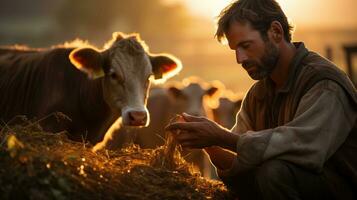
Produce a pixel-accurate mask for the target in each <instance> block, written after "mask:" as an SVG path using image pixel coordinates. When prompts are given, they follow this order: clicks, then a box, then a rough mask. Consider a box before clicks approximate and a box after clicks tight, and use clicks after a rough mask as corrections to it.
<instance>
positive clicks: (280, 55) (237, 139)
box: [166, 0, 357, 200]
mask: <svg viewBox="0 0 357 200" xmlns="http://www.w3.org/2000/svg"><path fill="white" fill-rule="evenodd" d="M291 30H292V27H291V26H290V25H289V23H288V20H287V17H286V16H285V14H284V12H283V11H282V9H281V7H280V6H279V4H278V3H277V2H276V1H275V0H238V1H236V2H233V3H232V4H231V5H229V6H228V7H227V8H225V9H224V10H223V11H222V12H221V14H220V16H219V21H218V29H217V32H216V36H217V39H218V40H219V41H222V39H224V38H225V39H227V41H228V44H229V47H230V49H232V50H233V51H235V55H236V60H237V63H238V64H241V65H242V67H243V68H244V69H245V70H246V71H247V72H248V74H249V76H250V77H251V78H252V79H254V80H257V82H256V83H255V84H254V85H253V86H252V87H251V88H250V89H249V91H248V92H247V94H246V96H245V98H244V100H243V102H242V106H241V109H240V111H239V112H238V114H237V118H236V124H235V126H234V127H233V128H232V130H228V129H225V128H223V127H221V126H219V125H218V124H216V123H214V122H212V121H210V120H208V119H206V118H203V117H194V116H190V115H187V114H183V119H184V120H185V122H177V123H173V124H170V125H169V126H167V127H166V129H167V130H169V131H171V132H172V133H173V135H174V136H175V138H176V140H177V141H178V142H179V143H180V144H181V145H182V146H183V147H184V148H204V149H205V150H206V152H207V153H208V154H209V156H210V159H211V161H212V163H213V164H214V165H215V166H216V168H217V173H218V175H219V177H220V178H221V179H222V181H223V182H224V183H225V184H226V185H227V187H228V188H229V189H230V190H231V191H232V192H233V193H234V194H235V195H236V196H237V197H238V199H240V200H244V199H357V195H356V191H357V159H356V155H355V154H357V126H356V119H357V91H356V88H355V87H354V86H353V84H352V82H351V81H350V79H349V78H348V77H347V75H346V74H345V73H344V72H342V71H341V70H340V69H339V68H338V67H336V66H335V65H334V64H333V63H331V62H330V61H328V60H326V59H325V58H323V57H321V56H320V55H318V54H317V53H315V52H312V51H309V50H308V49H307V48H306V47H305V45H304V43H302V42H296V43H293V42H291Z"/></svg>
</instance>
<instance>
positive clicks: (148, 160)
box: [0, 122, 230, 200]
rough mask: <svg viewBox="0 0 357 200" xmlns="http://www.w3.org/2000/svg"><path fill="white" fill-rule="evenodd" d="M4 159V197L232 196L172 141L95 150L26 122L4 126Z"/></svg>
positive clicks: (0, 151) (0, 195)
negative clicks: (151, 146) (195, 166)
mask: <svg viewBox="0 0 357 200" xmlns="http://www.w3.org/2000/svg"><path fill="white" fill-rule="evenodd" d="M0 163H1V167H0V199H150V200H154V199H160V200H161V199H230V196H229V193H228V192H227V190H226V188H225V187H224V185H223V184H222V183H221V182H218V181H211V180H206V179H204V178H202V177H201V176H200V174H199V173H195V172H193V170H192V167H191V166H190V165H188V164H187V163H186V162H185V161H184V160H183V159H182V158H181V156H180V154H179V152H178V151H177V147H176V145H175V143H174V142H171V139H169V140H168V142H167V144H166V145H165V146H162V147H160V148H158V149H154V150H147V149H140V148H139V147H137V146H135V145H133V146H129V147H127V148H125V149H122V150H120V151H106V150H105V151H99V152H97V153H93V152H92V151H91V146H90V145H88V144H85V143H77V142H73V141H70V140H68V139H67V137H66V135H65V133H58V134H52V133H46V132H44V131H42V130H41V128H40V127H39V126H38V125H37V124H36V123H30V122H24V123H23V124H22V125H21V126H8V125H4V126H3V127H1V131H0Z"/></svg>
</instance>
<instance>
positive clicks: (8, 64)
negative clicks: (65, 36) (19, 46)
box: [0, 48, 104, 140]
mask: <svg viewBox="0 0 357 200" xmlns="http://www.w3.org/2000/svg"><path fill="white" fill-rule="evenodd" d="M71 51H72V49H69V48H55V49H51V50H46V51H35V50H14V49H8V50H6V49H1V50H0V94H2V95H1V96H2V97H1V98H0V111H1V112H0V118H1V120H2V121H3V122H5V123H7V122H9V121H10V120H12V119H13V118H14V117H15V116H18V115H25V116H26V117H27V118H29V119H33V118H36V119H42V118H48V119H46V121H45V122H44V123H42V124H41V125H43V126H44V128H45V130H48V131H53V132H57V131H62V130H67V131H68V132H72V133H71V136H72V137H73V138H72V139H75V140H80V139H81V136H76V135H75V134H76V133H78V134H84V133H85V132H88V130H90V129H99V128H98V127H87V125H88V124H90V123H88V121H91V120H92V121H94V120H95V119H93V117H90V116H95V115H94V114H96V113H95V112H103V110H101V109H99V108H98V109H96V107H95V106H93V105H98V106H102V104H104V102H103V101H102V100H98V98H97V97H101V95H102V89H101V84H100V82H99V81H89V80H88V79H87V77H86V75H85V74H84V73H82V72H80V71H79V70H78V69H76V68H75V67H74V66H73V65H72V64H71V63H70V60H69V59H68V56H69V53H70V52H71ZM88 94H90V96H88ZM83 97H86V98H87V99H85V103H84V104H89V105H91V107H90V108H91V109H92V110H91V112H93V115H87V113H86V112H89V111H86V110H84V109H83V107H85V106H86V105H83V104H81V102H80V101H81V100H83V99H81V98H83ZM55 112H61V113H63V114H65V115H66V116H67V117H68V118H63V119H62V120H60V121H58V119H59V118H58V117H57V116H55V115H53V116H50V115H52V114H53V113H55ZM97 117H98V116H97ZM100 117H101V116H100ZM92 124H94V125H93V126H95V125H96V124H97V123H92ZM74 132H76V133H74Z"/></svg>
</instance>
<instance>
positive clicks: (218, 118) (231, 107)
mask: <svg viewBox="0 0 357 200" xmlns="http://www.w3.org/2000/svg"><path fill="white" fill-rule="evenodd" d="M218 103H219V105H218V107H217V108H214V109H212V114H213V120H214V121H215V122H217V123H218V124H220V125H222V126H223V127H226V128H228V129H231V128H232V127H233V125H234V124H235V121H236V115H237V112H238V111H239V109H240V106H241V104H242V99H232V98H229V97H226V96H222V97H220V98H219V100H218Z"/></svg>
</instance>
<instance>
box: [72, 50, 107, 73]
mask: <svg viewBox="0 0 357 200" xmlns="http://www.w3.org/2000/svg"><path fill="white" fill-rule="evenodd" d="M69 59H70V61H71V63H72V64H73V65H74V66H75V67H76V68H78V69H79V70H81V71H83V72H85V73H86V74H87V75H88V77H89V78H91V79H96V78H100V77H103V76H104V71H103V63H104V62H103V58H102V55H101V53H100V52H98V51H97V50H95V49H92V48H77V49H74V50H73V51H72V52H71V53H70V54H69Z"/></svg>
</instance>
